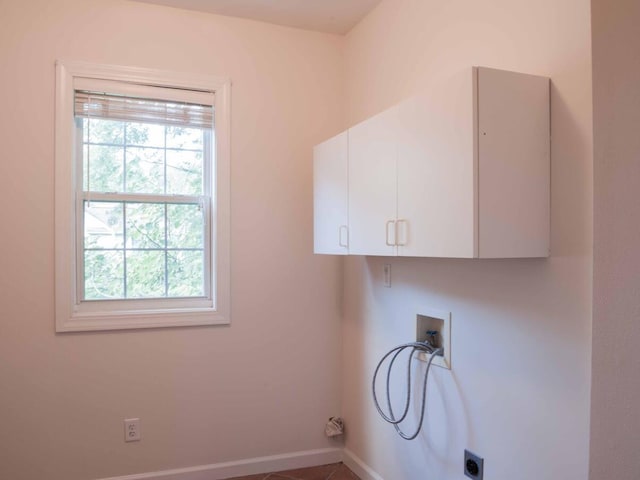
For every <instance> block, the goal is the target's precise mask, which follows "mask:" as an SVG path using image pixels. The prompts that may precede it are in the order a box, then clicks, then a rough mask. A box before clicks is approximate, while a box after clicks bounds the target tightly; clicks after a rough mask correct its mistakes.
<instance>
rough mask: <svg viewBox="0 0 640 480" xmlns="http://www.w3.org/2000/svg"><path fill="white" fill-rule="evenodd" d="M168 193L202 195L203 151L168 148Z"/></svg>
mask: <svg viewBox="0 0 640 480" xmlns="http://www.w3.org/2000/svg"><path fill="white" fill-rule="evenodd" d="M167 193H171V194H179V195H201V194H202V193H203V192H202V151H198V152H191V151H188V150H167Z"/></svg>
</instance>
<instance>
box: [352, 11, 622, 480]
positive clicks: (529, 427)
mask: <svg viewBox="0 0 640 480" xmlns="http://www.w3.org/2000/svg"><path fill="white" fill-rule="evenodd" d="M589 22H590V14H589V2H588V0H564V1H561V2H558V1H557V0H540V1H529V0H526V1H525V0H515V1H514V0H490V1H484V2H478V1H475V0H456V1H441V0H384V1H383V2H382V3H381V5H380V6H379V7H378V8H377V9H376V10H374V11H373V12H372V13H371V14H370V15H369V16H368V17H367V18H365V20H364V21H363V22H362V23H360V24H359V25H358V26H357V27H356V28H355V29H354V30H353V31H352V32H351V33H350V34H349V35H348V36H347V44H346V54H345V66H346V73H345V81H346V92H345V98H346V101H347V117H348V123H349V124H354V123H355V122H357V121H360V120H362V119H364V118H366V117H368V116H370V115H372V114H374V113H376V112H378V111H381V110H383V109H384V108H386V107H388V106H390V105H392V104H394V103H396V102H397V101H399V100H400V99H402V98H405V97H407V96H409V95H410V94H411V93H413V92H415V91H418V90H420V89H422V88H428V87H429V82H430V80H431V79H433V78H435V77H436V76H440V77H443V76H446V75H448V74H450V73H451V72H456V71H459V70H460V69H467V68H469V67H470V66H472V65H481V66H488V67H495V68H503V69H509V70H515V71H520V72H527V73H534V74H540V75H547V76H550V77H551V78H552V83H553V86H552V135H553V147H552V232H551V250H552V257H551V258H549V259H548V260H540V259H525V260H488V261H474V260H453V259H410V258H407V259H389V258H374V257H349V258H348V259H347V261H346V264H345V301H346V304H345V309H346V313H345V320H344V327H343V345H344V359H345V360H344V368H345V370H344V373H343V413H344V416H345V419H346V421H347V428H348V432H347V438H346V447H347V448H348V449H349V450H350V451H351V452H353V453H354V454H355V455H356V456H358V457H359V458H361V459H362V460H363V461H364V462H365V463H366V464H368V465H369V466H371V467H372V468H373V469H374V470H375V471H377V472H378V473H379V474H380V475H381V476H382V477H383V478H384V479H385V480H418V479H420V480H421V479H424V478H437V479H441V480H453V479H461V478H464V477H463V475H462V468H463V466H462V465H463V462H462V457H463V450H464V449H465V448H469V449H471V450H473V451H475V452H476V453H478V454H479V455H481V456H483V457H484V458H485V460H486V464H485V468H486V470H485V478H489V479H492V480H512V479H518V480H534V479H536V480H538V479H545V480H556V479H558V480H584V479H585V478H586V477H587V469H588V449H589V391H590V364H591V360H590V346H591V332H590V328H591V254H592V246H591V238H592V236H591V207H590V205H591V198H592V193H591V180H592V167H591V163H592V146H591V142H592V133H591V80H590V79H591V61H590V55H591V51H590V24H589ZM387 262H388V263H391V264H392V267H393V273H392V277H393V286H392V288H390V289H386V288H384V287H383V286H382V269H383V264H384V263H387ZM426 308H433V309H438V310H446V311H451V312H452V315H453V319H452V355H453V359H452V361H453V370H452V371H451V372H449V371H445V370H441V369H437V371H435V372H434V375H433V377H432V378H431V379H430V382H431V387H430V400H429V404H428V407H429V412H428V416H427V420H426V425H427V426H426V429H425V431H424V433H423V434H422V435H421V436H420V437H419V438H418V439H416V440H415V441H413V442H406V441H404V440H401V439H400V438H398V437H396V436H395V432H394V431H393V428H392V427H391V426H390V425H387V424H384V423H383V422H382V420H381V419H379V418H378V416H377V413H376V412H375V410H374V408H373V405H372V401H371V398H370V396H371V395H370V379H371V375H372V373H373V369H374V367H375V363H376V362H377V360H378V359H379V358H380V357H381V356H382V354H383V353H384V352H386V351H387V350H388V349H390V348H391V347H392V346H394V345H396V344H399V343H403V342H406V341H409V340H412V339H413V338H415V337H414V335H415V317H416V314H417V313H420V312H421V311H422V310H423V309H426ZM603 478H604V477H603ZM609 478H613V477H609Z"/></svg>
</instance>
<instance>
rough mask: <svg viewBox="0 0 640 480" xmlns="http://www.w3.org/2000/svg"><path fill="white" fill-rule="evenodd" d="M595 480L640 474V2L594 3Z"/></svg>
mask: <svg viewBox="0 0 640 480" xmlns="http://www.w3.org/2000/svg"><path fill="white" fill-rule="evenodd" d="M591 9H592V29H593V116H594V160H595V161H594V265H593V273H594V278H593V364H592V375H593V377H592V397H591V402H592V410H591V465H590V466H591V471H590V478H591V480H608V479H612V478H615V479H616V480H636V479H637V478H638V475H639V473H638V471H639V470H640V456H639V455H638V448H639V447H640V433H639V430H638V427H639V426H640V410H639V409H638V405H640V382H639V381H638V372H639V371H640V349H639V348H638V346H639V344H640V322H638V316H639V313H640V300H639V298H640V292H639V288H638V285H639V274H640V254H639V253H638V246H639V245H640V217H639V215H640V209H639V208H638V205H639V202H640V196H639V195H640V193H639V192H640V190H639V189H638V179H640V137H639V136H638V132H639V131H640V114H639V112H640V62H638V58H639V57H638V45H639V44H640V30H639V29H638V23H639V22H640V3H638V2H637V1H636V0H593V1H592V2H591Z"/></svg>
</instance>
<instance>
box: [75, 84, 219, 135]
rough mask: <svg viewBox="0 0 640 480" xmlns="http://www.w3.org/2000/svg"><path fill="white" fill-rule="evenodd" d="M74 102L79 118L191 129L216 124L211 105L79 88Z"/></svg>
mask: <svg viewBox="0 0 640 480" xmlns="http://www.w3.org/2000/svg"><path fill="white" fill-rule="evenodd" d="M74 102H75V106H74V110H75V115H76V117H82V118H103V119H110V120H120V121H130V122H147V123H161V124H165V125H177V126H181V127H191V128H212V127H213V107H212V106H211V105H199V104H195V103H187V102H176V101H166V100H157V99H149V98H138V97H131V96H126V95H114V94H109V93H100V92H91V91H87V90H76V91H75V100H74Z"/></svg>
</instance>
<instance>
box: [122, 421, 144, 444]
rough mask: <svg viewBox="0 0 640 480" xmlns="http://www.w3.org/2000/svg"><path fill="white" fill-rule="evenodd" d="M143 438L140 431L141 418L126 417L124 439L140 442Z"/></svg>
mask: <svg viewBox="0 0 640 480" xmlns="http://www.w3.org/2000/svg"><path fill="white" fill-rule="evenodd" d="M141 438H142V434H141V432H140V419H139V418H125V419H124V441H125V442H138V441H140V439H141Z"/></svg>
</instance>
